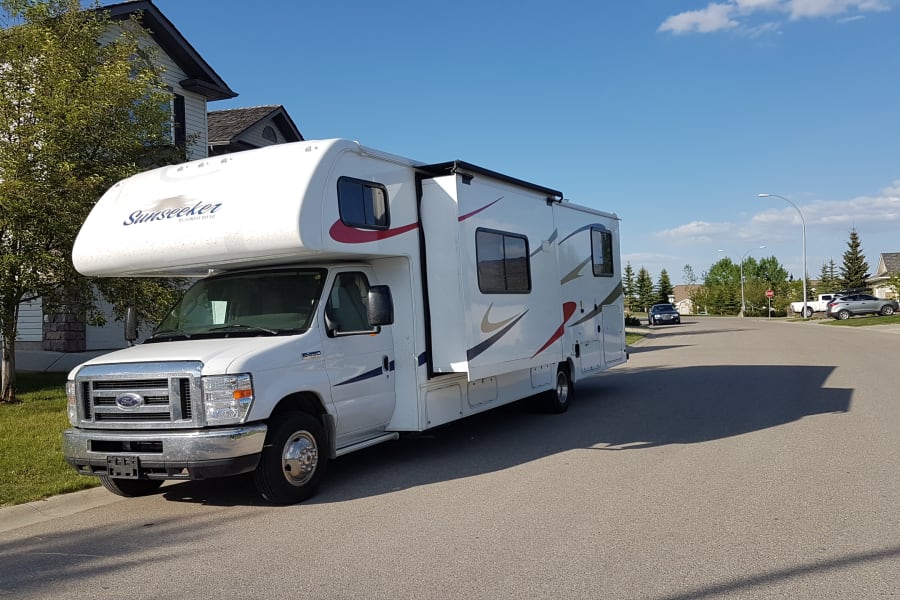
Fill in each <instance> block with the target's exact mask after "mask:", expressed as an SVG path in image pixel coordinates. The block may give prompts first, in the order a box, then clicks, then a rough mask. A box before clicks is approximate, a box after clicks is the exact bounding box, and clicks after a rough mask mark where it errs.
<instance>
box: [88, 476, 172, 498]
mask: <svg viewBox="0 0 900 600" xmlns="http://www.w3.org/2000/svg"><path fill="white" fill-rule="evenodd" d="M100 483H101V484H102V485H103V487H105V488H106V489H107V490H109V491H110V492H112V493H113V494H115V495H116V496H124V497H126V498H135V497H137V496H149V495H150V494H153V493H154V492H156V490H158V489H159V486H161V485H162V484H163V482H162V479H116V478H113V477H107V476H106V475H101V476H100Z"/></svg>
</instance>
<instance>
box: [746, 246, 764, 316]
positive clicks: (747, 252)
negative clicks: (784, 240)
mask: <svg viewBox="0 0 900 600" xmlns="http://www.w3.org/2000/svg"><path fill="white" fill-rule="evenodd" d="M765 247H766V245H765V244H763V245H762V246H760V247H759V249H760V250H762V249H763V248H765ZM754 250H756V248H750V249H749V250H747V251H746V252H744V255H743V256H742V257H741V317H742V318H743V317H746V316H747V303H746V302H745V301H744V259H745V258H747V255H748V254H750V253H751V252H753V251H754Z"/></svg>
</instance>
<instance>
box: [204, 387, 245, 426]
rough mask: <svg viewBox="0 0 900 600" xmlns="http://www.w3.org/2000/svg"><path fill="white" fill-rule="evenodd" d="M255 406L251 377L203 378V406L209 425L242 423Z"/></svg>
mask: <svg viewBox="0 0 900 600" xmlns="http://www.w3.org/2000/svg"><path fill="white" fill-rule="evenodd" d="M251 404H253V382H252V381H251V380H250V375H248V374H243V375H217V376H215V377H204V378H203V406H204V408H205V413H206V424H207V425H227V424H230V423H241V422H243V421H244V419H246V418H247V413H249V412H250V405H251Z"/></svg>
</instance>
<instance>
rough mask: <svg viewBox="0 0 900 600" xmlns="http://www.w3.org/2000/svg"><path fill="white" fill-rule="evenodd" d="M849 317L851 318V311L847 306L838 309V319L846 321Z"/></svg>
mask: <svg viewBox="0 0 900 600" xmlns="http://www.w3.org/2000/svg"><path fill="white" fill-rule="evenodd" d="M849 318H850V311H849V310H847V309H846V308H845V309H842V310H839V311H838V319H840V320H841V321H846V320H847V319H849Z"/></svg>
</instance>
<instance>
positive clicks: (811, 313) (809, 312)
mask: <svg viewBox="0 0 900 600" xmlns="http://www.w3.org/2000/svg"><path fill="white" fill-rule="evenodd" d="M811 316H813V309H812V307H811V306H807V307H806V318H807V319H808V318H810V317H811Z"/></svg>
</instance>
